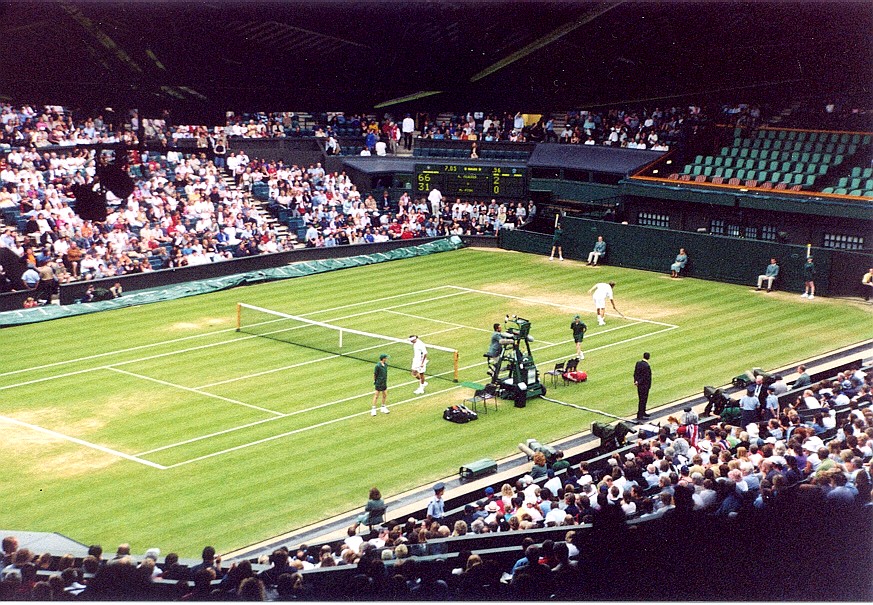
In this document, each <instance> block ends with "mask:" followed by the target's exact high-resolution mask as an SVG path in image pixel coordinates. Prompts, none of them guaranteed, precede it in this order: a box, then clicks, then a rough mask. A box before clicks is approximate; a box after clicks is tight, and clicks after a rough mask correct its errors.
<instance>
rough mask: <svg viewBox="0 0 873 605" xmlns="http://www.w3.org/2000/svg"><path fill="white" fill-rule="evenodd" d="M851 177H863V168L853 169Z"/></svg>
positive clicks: (856, 167)
mask: <svg viewBox="0 0 873 605" xmlns="http://www.w3.org/2000/svg"><path fill="white" fill-rule="evenodd" d="M850 176H861V167H860V166H855V167H854V168H852V174H851V175H850Z"/></svg>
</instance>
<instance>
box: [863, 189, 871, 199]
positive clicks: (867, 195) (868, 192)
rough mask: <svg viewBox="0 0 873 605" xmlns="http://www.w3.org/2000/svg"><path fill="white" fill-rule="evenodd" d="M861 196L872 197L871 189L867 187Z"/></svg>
mask: <svg viewBox="0 0 873 605" xmlns="http://www.w3.org/2000/svg"><path fill="white" fill-rule="evenodd" d="M863 197H870V198H873V189H868V190H867V191H865V192H864V195H863Z"/></svg>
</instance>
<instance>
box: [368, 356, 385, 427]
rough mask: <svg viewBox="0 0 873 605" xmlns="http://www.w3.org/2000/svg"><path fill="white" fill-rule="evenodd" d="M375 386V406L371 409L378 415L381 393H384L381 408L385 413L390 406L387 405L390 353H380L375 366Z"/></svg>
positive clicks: (372, 414)
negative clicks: (377, 404) (378, 401)
mask: <svg viewBox="0 0 873 605" xmlns="http://www.w3.org/2000/svg"><path fill="white" fill-rule="evenodd" d="M373 386H374V387H375V389H376V392H374V393H373V408H372V409H371V410H370V415H371V416H375V415H376V401H377V400H378V399H379V394H380V393H381V394H382V407H381V408H380V409H381V411H382V413H383V414H387V413H388V406H387V405H385V403H386V401H387V399H388V355H387V354H386V353H382V354H381V355H379V363H377V364H376V366H375V367H374V368H373Z"/></svg>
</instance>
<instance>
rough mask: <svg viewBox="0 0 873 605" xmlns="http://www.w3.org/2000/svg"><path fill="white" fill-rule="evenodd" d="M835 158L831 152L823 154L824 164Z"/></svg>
mask: <svg viewBox="0 0 873 605" xmlns="http://www.w3.org/2000/svg"><path fill="white" fill-rule="evenodd" d="M833 160H834V156H833V155H832V154H830V153H826V154H824V155H822V156H821V161H822V164H830V163H831V162H832V161H833Z"/></svg>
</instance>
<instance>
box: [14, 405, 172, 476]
mask: <svg viewBox="0 0 873 605" xmlns="http://www.w3.org/2000/svg"><path fill="white" fill-rule="evenodd" d="M0 421H4V422H8V423H10V424H16V425H18V426H20V427H24V428H27V429H30V430H32V431H36V432H38V433H45V434H46V435H51V436H52V437H55V438H57V439H63V440H65V441H70V442H71V443H75V444H77V445H83V446H85V447H87V448H90V449H92V450H97V451H100V452H103V453H104V454H110V455H112V456H115V457H116V458H123V459H125V460H130V461H131V462H137V463H139V464H144V465H145V466H150V467H152V468H156V469H158V470H162V471H165V470H167V468H168V467H166V466H164V465H162V464H158V463H156V462H151V461H149V460H143V459H142V458H138V457H137V456H133V455H131V454H125V453H124V452H119V451H118V450H114V449H112V448H109V447H106V446H105V445H100V444H97V443H91V442H90V441H85V440H84V439H79V438H78V437H71V436H70V435H65V434H63V433H59V432H57V431H53V430H51V429H47V428H45V427H42V426H39V425H36V424H30V423H29V422H24V421H22V420H17V419H15V418H10V417H8V416H0Z"/></svg>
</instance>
